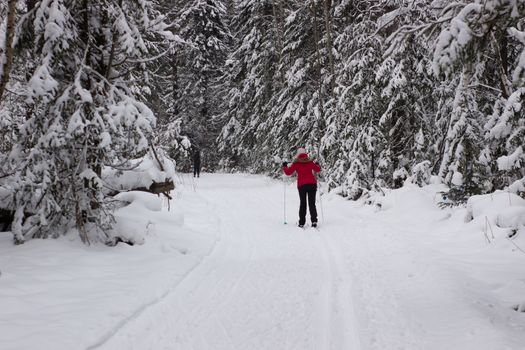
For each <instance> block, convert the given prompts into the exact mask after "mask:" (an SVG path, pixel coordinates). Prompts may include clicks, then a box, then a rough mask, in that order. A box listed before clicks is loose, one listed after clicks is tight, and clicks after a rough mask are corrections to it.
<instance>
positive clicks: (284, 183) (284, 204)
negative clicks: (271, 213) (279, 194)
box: [283, 175, 287, 225]
mask: <svg viewBox="0 0 525 350" xmlns="http://www.w3.org/2000/svg"><path fill="white" fill-rule="evenodd" d="M283 189H284V191H283V193H284V197H283V216H284V224H285V225H286V224H287V222H286V178H285V177H284V175H283Z"/></svg>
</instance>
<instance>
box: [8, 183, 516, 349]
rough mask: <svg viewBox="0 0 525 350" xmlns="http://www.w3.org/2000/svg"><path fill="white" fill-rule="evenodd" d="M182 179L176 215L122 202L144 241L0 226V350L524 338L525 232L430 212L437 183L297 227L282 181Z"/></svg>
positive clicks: (393, 345) (125, 223)
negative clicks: (496, 233)
mask: <svg viewBox="0 0 525 350" xmlns="http://www.w3.org/2000/svg"><path fill="white" fill-rule="evenodd" d="M180 180H181V182H182V180H184V178H182V177H181V178H180ZM185 182H186V185H185V186H184V183H180V184H179V185H180V186H179V187H178V189H177V191H175V192H174V195H175V196H176V198H175V201H173V202H172V209H173V210H172V211H167V210H166V209H162V208H161V205H160V203H159V201H160V199H159V198H157V197H156V196H153V195H151V194H147V193H136V194H134V195H135V196H137V199H136V201H134V202H133V203H132V204H131V205H129V206H126V207H124V208H122V209H120V210H119V211H118V212H117V217H118V224H119V229H120V230H122V231H125V232H128V233H130V232H131V233H132V232H134V231H136V233H141V234H143V235H144V236H145V240H146V241H145V244H144V245H139V246H134V247H130V246H128V245H125V244H122V245H121V244H119V245H118V246H116V247H112V248H109V247H105V246H103V245H94V246H92V247H86V246H84V245H83V244H82V243H80V242H79V239H78V236H77V235H75V234H70V235H68V236H65V237H62V238H60V239H58V240H32V241H30V242H27V243H26V244H24V245H22V246H19V247H14V246H12V245H11V244H10V242H9V236H8V235H6V234H2V235H0V271H1V273H0V349H1V350H4V349H6V350H22V349H23V350H32V349H43V348H45V349H48V348H49V349H51V348H52V349H56V350H71V349H79V350H163V349H166V350H222V349H224V350H237V349H239V350H252V349H253V350H282V349H284V350H287V349H298V350H307V349H311V350H398V349H399V350H401V349H403V350H523V349H524V346H523V344H525V313H524V312H516V311H514V309H513V308H514V306H515V305H517V304H520V303H525V297H524V296H525V279H524V277H523V276H524V274H523V266H525V254H523V252H521V251H519V250H517V249H514V248H515V246H514V244H518V245H522V246H525V235H524V233H517V239H515V241H514V242H513V243H514V244H513V243H511V242H509V241H508V240H507V239H505V236H503V237H501V239H499V240H497V239H496V240H495V241H494V242H493V243H491V244H487V242H486V241H485V240H484V239H483V232H482V227H481V226H483V225H481V226H480V225H479V222H478V223H476V221H473V222H472V223H470V224H466V223H465V222H464V217H465V214H466V213H465V209H464V208H454V209H450V210H440V209H438V208H437V206H436V205H435V202H434V197H435V194H436V191H439V187H433V186H432V185H431V186H428V187H425V188H419V187H417V186H411V185H406V186H405V187H403V188H401V189H398V190H395V191H391V192H388V193H387V194H386V195H385V196H384V197H378V198H377V200H378V201H379V202H376V203H380V204H381V208H380V209H379V208H378V207H374V206H370V205H364V204H363V202H362V201H361V202H350V201H346V200H344V199H343V198H341V197H339V196H337V195H335V194H330V195H327V196H325V197H323V198H324V199H323V206H324V216H325V220H324V222H323V221H321V228H320V230H315V229H311V228H309V229H306V230H302V229H299V228H298V227H296V226H295V224H294V222H295V220H296V215H297V209H298V196H297V190H296V189H295V184H294V183H289V184H288V185H287V186H286V191H287V212H288V222H289V224H288V225H283V207H282V203H283V202H282V198H283V183H282V182H280V181H278V180H272V179H268V178H266V177H263V176H253V175H244V174H213V175H212V174H204V175H203V176H202V177H201V178H200V179H199V180H198V181H197V182H196V191H193V187H192V186H188V180H187V178H186V180H185ZM524 206H525V205H524ZM155 208H156V209H155ZM161 209H162V210H161ZM319 209H321V208H320V205H319ZM510 209H513V208H510ZM514 209H515V208H514ZM518 209H519V208H518ZM183 218H184V219H183Z"/></svg>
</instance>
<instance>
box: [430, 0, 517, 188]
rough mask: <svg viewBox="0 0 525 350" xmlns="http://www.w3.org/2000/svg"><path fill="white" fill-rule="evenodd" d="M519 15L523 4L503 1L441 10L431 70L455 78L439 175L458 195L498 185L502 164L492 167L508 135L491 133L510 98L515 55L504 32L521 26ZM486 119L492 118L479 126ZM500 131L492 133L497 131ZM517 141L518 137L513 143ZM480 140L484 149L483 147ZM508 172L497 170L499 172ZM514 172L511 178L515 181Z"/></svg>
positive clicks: (503, 153) (505, 150) (505, 151)
mask: <svg viewBox="0 0 525 350" xmlns="http://www.w3.org/2000/svg"><path fill="white" fill-rule="evenodd" d="M524 11H525V3H523V2H514V1H506V0H504V1H500V0H496V1H473V2H471V3H468V4H455V5H453V6H448V7H446V8H445V10H444V11H443V16H442V21H441V22H444V23H446V24H445V29H443V31H442V32H441V34H440V36H439V40H438V41H437V44H436V49H435V52H434V71H435V74H436V75H444V76H446V77H449V78H450V77H454V75H456V76H457V75H458V74H460V78H459V84H458V85H457V88H456V94H455V95H456V97H455V99H454V104H453V107H454V109H453V111H452V112H451V115H450V122H449V127H448V130H449V131H448V133H447V140H446V142H445V148H444V153H443V155H444V156H443V161H442V164H441V167H440V175H441V176H443V177H445V180H447V182H448V183H449V184H451V185H453V186H454V187H455V188H453V192H457V193H458V194H459V195H460V196H465V195H469V194H472V193H476V192H481V191H490V190H493V189H494V188H499V187H501V186H502V181H501V174H498V172H497V169H498V165H502V164H501V163H502V162H501V161H500V164H498V165H497V164H496V161H497V160H498V159H500V160H501V159H502V158H501V157H502V156H506V155H510V153H509V151H510V152H512V151H513V150H512V146H510V144H509V146H510V147H509V148H507V147H506V146H507V144H508V143H507V138H511V137H510V135H511V134H510V133H499V132H497V131H496V132H494V131H493V130H494V129H493V128H494V127H495V126H496V125H498V124H499V121H502V120H504V119H506V118H507V117H503V119H500V118H499V115H500V114H501V115H502V116H503V113H500V112H502V111H503V109H505V108H502V106H503V105H505V104H506V102H507V101H508V100H510V96H511V95H513V86H512V85H511V84H510V79H509V74H510V73H509V62H512V61H513V57H516V54H517V52H513V50H512V46H511V45H509V40H512V38H509V36H510V35H511V34H510V33H511V32H512V30H509V28H512V27H515V26H516V25H517V24H518V23H520V22H523V16H524V13H525V12H524ZM496 87H497V88H496ZM511 104H513V102H512V103H511ZM491 106H492V107H491ZM486 115H492V117H491V118H490V119H489V122H488V123H486V124H485V123H484V121H483V120H484V119H485V116H486ZM507 116H508V114H507ZM516 120H519V117H518V118H517V119H516ZM483 124H485V130H486V131H487V133H486V136H485V140H483V139H482V138H481V137H480V136H479V135H480V134H481V127H482V125H483ZM503 124H505V122H503ZM518 125H519V122H518V124H516V126H518ZM501 126H502V124H499V126H498V127H497V128H499V129H500V130H501V128H500V127H501ZM508 127H509V125H506V126H505V127H504V128H506V129H507V130H508ZM519 139H520V136H518V137H517V138H516V139H515V140H519ZM521 139H523V136H521ZM483 141H485V143H486V144H487V146H486V147H484V148H483V146H482V143H483ZM517 143H519V141H517ZM504 145H505V146H504ZM481 149H483V151H482V152H480V151H481ZM518 153H519V152H518ZM512 154H514V153H512ZM510 168H513V169H514V170H515V169H516V168H515V167H512V166H511V167H510ZM510 168H508V167H505V166H503V168H501V167H500V169H501V170H505V171H507V170H511V169H510ZM511 171H512V170H511ZM518 173H519V171H518ZM518 173H515V175H514V176H515V178H517V177H519V176H520V175H519V174H518Z"/></svg>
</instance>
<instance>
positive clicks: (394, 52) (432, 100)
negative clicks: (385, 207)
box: [375, 1, 438, 187]
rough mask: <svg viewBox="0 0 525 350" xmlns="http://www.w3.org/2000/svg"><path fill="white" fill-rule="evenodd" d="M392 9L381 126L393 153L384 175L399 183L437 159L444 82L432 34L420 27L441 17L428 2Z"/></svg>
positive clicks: (386, 19)
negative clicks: (439, 88) (434, 62)
mask: <svg viewBox="0 0 525 350" xmlns="http://www.w3.org/2000/svg"><path fill="white" fill-rule="evenodd" d="M388 10H390V11H389V12H387V13H385V14H383V15H382V16H381V17H380V18H378V20H377V27H378V33H379V34H382V35H383V36H384V37H385V38H386V41H385V46H384V49H383V50H384V53H383V57H382V62H381V64H380V65H379V67H378V68H377V73H376V77H375V83H377V84H378V86H379V88H380V89H381V100H383V101H384V105H385V106H386V109H385V110H384V111H382V115H381V118H380V120H379V125H378V127H379V128H380V130H381V131H382V134H383V135H384V136H385V141H386V143H385V154H388V155H389V156H390V159H388V160H386V161H387V164H388V165H389V167H388V168H386V169H384V171H385V173H384V174H382V176H381V177H382V178H383V181H384V182H385V183H386V184H387V185H388V186H390V187H399V186H401V185H402V184H403V181H404V180H405V179H406V178H407V177H408V175H409V173H410V172H411V171H412V169H413V168H414V167H415V166H416V165H418V164H420V163H422V162H426V161H428V160H429V159H433V158H434V157H435V153H434V150H433V149H432V147H431V145H433V144H435V143H436V140H437V136H438V135H437V134H436V133H435V130H434V128H433V126H434V125H433V116H434V114H435V106H436V104H437V99H436V97H438V96H436V95H434V92H435V87H436V85H438V83H437V81H436V79H435V78H434V77H433V74H432V70H431V60H430V59H429V57H430V56H431V47H430V45H429V44H428V43H429V40H428V39H429V38H428V36H427V35H426V34H425V33H421V32H420V30H418V25H419V26H421V24H422V23H428V22H431V21H434V20H435V18H433V16H432V15H431V13H432V12H431V11H430V8H428V6H424V4H420V3H418V2H413V1H410V2H400V3H399V4H397V5H396V6H395V7H390V8H388ZM389 33H392V34H390V35H389ZM422 96H425V98H421V97H422Z"/></svg>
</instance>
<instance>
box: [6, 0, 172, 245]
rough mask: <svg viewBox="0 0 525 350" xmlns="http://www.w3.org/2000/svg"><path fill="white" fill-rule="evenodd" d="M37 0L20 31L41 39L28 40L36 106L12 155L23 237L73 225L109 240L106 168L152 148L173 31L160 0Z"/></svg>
mask: <svg viewBox="0 0 525 350" xmlns="http://www.w3.org/2000/svg"><path fill="white" fill-rule="evenodd" d="M31 5H32V6H34V8H31V9H28V14H27V16H25V17H24V22H23V23H21V25H20V27H21V28H24V29H25V30H26V32H25V33H24V32H22V33H20V34H19V35H20V37H30V38H33V43H32V45H31V46H29V45H28V46H27V47H25V46H23V45H20V46H19V49H20V50H22V53H21V55H23V54H24V53H23V52H27V55H28V56H31V57H33V58H34V59H33V60H31V62H30V65H29V66H26V67H24V68H26V69H27V74H28V76H29V79H28V81H27V82H26V83H25V84H24V87H23V88H22V89H21V90H22V91H24V95H25V100H26V101H27V104H28V105H27V109H26V115H25V116H24V117H25V121H24V123H23V124H20V125H14V126H13V132H15V133H16V143H15V144H14V145H13V147H12V149H11V151H10V154H9V159H10V162H11V165H12V168H14V169H16V172H15V173H14V175H13V176H12V177H11V181H10V182H9V183H8V187H9V188H10V189H11V190H12V192H13V194H14V196H13V202H14V203H13V206H14V208H16V212H15V219H14V221H13V225H12V231H13V234H14V239H15V242H16V243H22V242H24V241H25V240H26V239H28V238H36V237H39V238H46V237H51V236H53V237H54V236H57V235H58V234H60V233H62V232H65V231H66V230H67V229H68V228H69V227H70V226H71V225H72V224H73V225H74V226H76V228H77V229H78V230H79V233H80V236H81V238H82V240H83V241H84V242H89V240H90V239H102V240H105V238H106V236H107V232H108V230H109V229H110V227H111V223H112V221H113V219H112V215H111V212H112V209H111V205H110V203H109V202H108V201H107V200H106V198H105V194H104V193H105V189H104V182H103V180H102V175H103V174H102V172H103V171H104V169H105V168H106V167H116V168H117V169H118V168H120V167H125V166H126V162H127V160H129V159H130V158H132V157H135V156H138V155H141V154H144V152H146V151H147V149H148V147H149V138H150V135H151V132H152V128H153V127H154V125H155V117H154V115H153V113H152V112H151V110H150V109H149V108H148V107H147V106H146V105H145V104H144V103H143V102H141V101H143V100H144V98H145V96H146V95H147V94H148V92H149V88H148V82H149V79H148V78H149V77H148V74H147V73H148V63H149V61H150V60H151V59H150V58H149V57H155V56H157V55H159V54H161V53H162V52H164V51H165V50H166V48H167V47H168V45H169V42H170V41H171V40H173V35H172V34H171V32H169V31H167V30H166V25H165V24H164V23H163V21H162V18H163V17H162V16H161V15H160V13H159V12H158V11H157V7H156V6H157V4H156V3H155V2H154V1H143V2H141V3H140V4H139V6H137V5H136V4H135V3H134V2H132V1H128V0H120V1H115V2H103V3H100V2H91V1H75V0H45V1H41V2H38V3H33V2H31ZM16 39H17V38H15V42H17V41H16ZM20 68H23V66H22V67H20Z"/></svg>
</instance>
